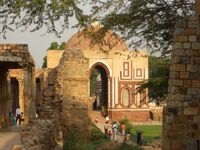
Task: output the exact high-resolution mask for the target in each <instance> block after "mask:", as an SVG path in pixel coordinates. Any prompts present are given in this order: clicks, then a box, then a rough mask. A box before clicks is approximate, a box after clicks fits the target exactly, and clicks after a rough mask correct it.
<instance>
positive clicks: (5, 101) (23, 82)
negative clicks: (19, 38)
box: [0, 44, 35, 128]
mask: <svg viewBox="0 0 200 150" xmlns="http://www.w3.org/2000/svg"><path fill="white" fill-rule="evenodd" d="M0 54H1V55H0V76H1V78H0V80H1V81H0V87H1V88H0V89H1V90H0V117H1V118H0V128H3V127H6V126H7V123H8V122H7V121H8V114H9V112H13V111H15V109H16V107H17V106H20V107H21V110H22V112H23V113H24V118H25V120H24V123H25V124H28V122H29V120H30V119H31V118H34V115H33V114H34V112H35V108H34V100H35V89H34V87H35V63H34V61H33V59H32V57H31V55H30V54H29V51H28V46H27V45H23V44H0ZM30 106H33V107H31V109H30Z"/></svg>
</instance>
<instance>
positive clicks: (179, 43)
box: [173, 42, 183, 49]
mask: <svg viewBox="0 0 200 150" xmlns="http://www.w3.org/2000/svg"><path fill="white" fill-rule="evenodd" d="M173 47H174V48H175V49H181V48H183V44H182V43H181V42H176V43H175V44H174V45H173Z"/></svg>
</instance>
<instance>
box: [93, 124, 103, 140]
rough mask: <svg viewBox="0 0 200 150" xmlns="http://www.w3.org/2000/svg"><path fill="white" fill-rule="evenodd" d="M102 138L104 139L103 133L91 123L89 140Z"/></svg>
mask: <svg viewBox="0 0 200 150" xmlns="http://www.w3.org/2000/svg"><path fill="white" fill-rule="evenodd" d="M102 139H106V136H105V134H103V133H102V132H101V131H100V130H99V129H98V128H97V127H96V126H95V125H93V126H92V128H91V135H90V141H91V142H92V141H99V140H102Z"/></svg>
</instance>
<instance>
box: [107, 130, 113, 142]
mask: <svg viewBox="0 0 200 150" xmlns="http://www.w3.org/2000/svg"><path fill="white" fill-rule="evenodd" d="M111 136H112V132H111V131H110V130H109V131H108V138H109V139H110V140H112V139H111Z"/></svg>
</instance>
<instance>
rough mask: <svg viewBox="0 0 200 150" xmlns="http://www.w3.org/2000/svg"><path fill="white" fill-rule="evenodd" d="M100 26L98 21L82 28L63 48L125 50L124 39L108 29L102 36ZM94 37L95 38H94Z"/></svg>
mask: <svg viewBox="0 0 200 150" xmlns="http://www.w3.org/2000/svg"><path fill="white" fill-rule="evenodd" d="M102 30H103V28H102V26H101V25H100V24H98V23H93V24H92V26H91V27H89V28H87V29H83V30H82V31H79V32H78V33H76V34H74V35H73V36H72V37H71V38H70V39H69V40H68V41H67V43H66V44H65V49H73V48H77V49H81V50H83V51H84V50H95V51H105V52H106V51H107V52H109V51H127V50H128V47H127V45H126V44H125V42H124V40H123V39H122V38H120V37H119V36H118V35H117V34H115V33H114V32H112V31H111V30H108V31H107V32H106V33H105V35H104V37H102V38H101V37H100V36H102V35H103V34H102V33H101V31H102ZM94 39H95V40H94Z"/></svg>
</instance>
